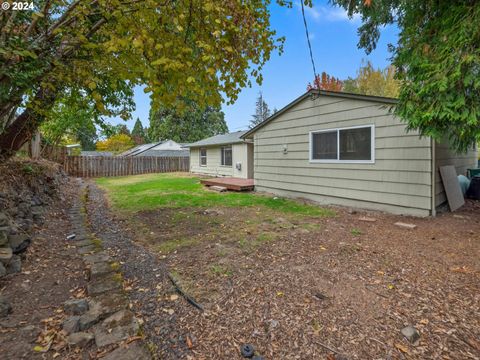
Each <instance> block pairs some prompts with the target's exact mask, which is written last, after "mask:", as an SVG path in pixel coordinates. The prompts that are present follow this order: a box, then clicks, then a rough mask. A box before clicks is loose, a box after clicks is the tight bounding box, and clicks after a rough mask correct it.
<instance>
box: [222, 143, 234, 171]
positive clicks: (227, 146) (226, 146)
mask: <svg viewBox="0 0 480 360" xmlns="http://www.w3.org/2000/svg"><path fill="white" fill-rule="evenodd" d="M225 148H230V151H231V152H232V163H231V164H230V165H224V164H222V152H223V149H225ZM224 159H225V157H224ZM220 166H221V167H226V168H231V167H233V146H232V145H223V146H220Z"/></svg>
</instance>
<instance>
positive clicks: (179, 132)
mask: <svg viewBox="0 0 480 360" xmlns="http://www.w3.org/2000/svg"><path fill="white" fill-rule="evenodd" d="M149 120H150V126H149V128H148V137H149V138H150V141H161V140H173V141H176V142H180V143H189V142H195V141H198V140H201V139H204V138H207V137H210V136H214V135H218V134H225V133H227V132H228V127H227V123H226V122H225V114H224V113H223V112H222V111H221V110H220V108H219V107H212V106H207V107H206V108H202V107H200V106H198V105H197V104H195V103H193V102H190V103H189V107H188V108H187V109H186V110H184V111H179V110H178V109H177V108H175V107H170V108H167V107H160V109H157V110H154V109H153V108H152V109H150V115H149Z"/></svg>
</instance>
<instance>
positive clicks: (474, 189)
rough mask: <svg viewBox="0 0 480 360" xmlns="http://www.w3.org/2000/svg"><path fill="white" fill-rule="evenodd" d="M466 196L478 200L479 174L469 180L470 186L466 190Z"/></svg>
mask: <svg viewBox="0 0 480 360" xmlns="http://www.w3.org/2000/svg"><path fill="white" fill-rule="evenodd" d="M467 198H469V199H475V200H480V176H475V177H473V178H472V180H471V181H470V186H469V187H468V190H467Z"/></svg>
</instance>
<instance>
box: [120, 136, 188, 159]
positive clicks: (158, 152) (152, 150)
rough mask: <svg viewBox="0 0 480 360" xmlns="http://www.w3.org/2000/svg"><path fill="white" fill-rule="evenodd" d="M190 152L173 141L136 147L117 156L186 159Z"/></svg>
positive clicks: (182, 145) (183, 145)
mask: <svg viewBox="0 0 480 360" xmlns="http://www.w3.org/2000/svg"><path fill="white" fill-rule="evenodd" d="M189 155H190V152H189V151H188V148H185V144H179V143H177V142H175V141H173V140H165V141H160V142H156V143H150V144H142V145H137V146H135V147H133V148H131V149H129V150H127V151H125V152H123V153H121V154H120V155H119V156H162V157H188V156H189Z"/></svg>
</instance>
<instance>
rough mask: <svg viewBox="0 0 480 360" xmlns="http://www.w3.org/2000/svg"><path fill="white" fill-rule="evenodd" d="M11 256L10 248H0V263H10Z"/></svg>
mask: <svg viewBox="0 0 480 360" xmlns="http://www.w3.org/2000/svg"><path fill="white" fill-rule="evenodd" d="M12 256H13V252H12V249H11V248H10V247H0V262H2V263H3V264H4V265H6V264H8V263H9V262H10V260H11V259H12Z"/></svg>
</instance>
